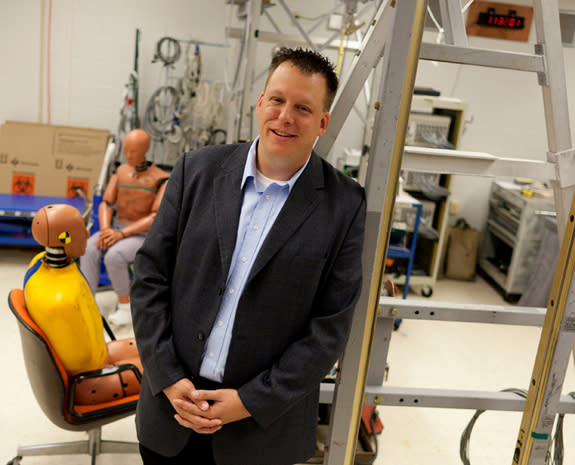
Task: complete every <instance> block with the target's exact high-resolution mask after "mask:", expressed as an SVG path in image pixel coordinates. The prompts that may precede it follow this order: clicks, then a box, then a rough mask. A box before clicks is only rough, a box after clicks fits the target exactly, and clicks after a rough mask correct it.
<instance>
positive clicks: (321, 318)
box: [131, 144, 365, 465]
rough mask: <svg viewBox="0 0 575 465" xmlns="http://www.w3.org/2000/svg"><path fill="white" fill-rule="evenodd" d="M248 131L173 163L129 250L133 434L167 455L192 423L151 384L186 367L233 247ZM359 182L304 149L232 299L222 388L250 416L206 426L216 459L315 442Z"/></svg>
mask: <svg viewBox="0 0 575 465" xmlns="http://www.w3.org/2000/svg"><path fill="white" fill-rule="evenodd" d="M248 149H249V144H240V145H220V146H213V147H206V148H203V149H201V150H198V151H195V152H191V153H187V154H184V155H183V156H182V157H180V159H179V160H178V162H177V163H176V165H175V167H174V170H173V172H172V174H171V177H170V181H169V182H168V185H167V189H166V193H165V196H164V199H163V201H162V204H161V207H160V209H159V211H158V214H157V216H156V219H155V221H154V223H153V225H152V227H151V229H150V230H149V232H148V235H147V237H146V241H145V243H144V245H143V246H142V248H141V249H140V251H139V253H138V255H137V257H136V262H135V269H136V277H135V281H134V283H133V287H132V293H131V297H132V300H131V303H132V313H133V319H134V331H135V335H136V339H137V344H138V349H139V351H140V356H141V359H142V363H143V365H144V379H143V384H142V390H141V393H140V401H139V403H138V412H137V416H136V425H137V430H138V438H139V440H140V442H141V443H142V444H143V445H145V446H146V447H148V448H150V449H152V450H155V451H156V452H158V453H160V454H162V455H166V456H171V455H175V454H177V453H178V452H180V450H181V449H182V448H183V447H184V445H185V444H186V443H187V441H188V440H189V439H190V435H192V434H195V433H193V431H192V430H189V429H186V428H183V427H181V426H179V425H178V424H177V423H176V421H175V420H174V418H173V415H174V413H175V412H174V410H173V409H172V407H171V405H170V403H169V401H168V400H167V398H166V397H165V395H164V394H163V393H162V390H163V389H164V388H165V387H167V386H169V385H171V384H173V383H174V382H176V381H177V380H179V379H181V378H182V377H188V378H190V379H191V380H192V381H193V380H194V378H196V377H197V376H198V372H199V367H200V364H201V361H202V356H203V354H204V346H205V343H206V340H207V337H208V336H209V334H210V330H211V328H212V325H213V323H214V320H215V318H216V316H217V313H218V309H219V307H220V302H221V299H222V291H223V289H224V288H225V284H226V279H227V275H228V270H229V267H230V262H231V259H232V253H233V251H234V246H235V240H236V231H237V227H238V221H239V216H240V209H241V205H242V191H241V189H240V183H241V178H242V174H243V169H244V165H245V161H246V157H247V152H248ZM364 222H365V195H364V191H363V189H362V188H361V186H359V185H358V184H357V183H356V182H354V181H353V180H351V179H350V178H348V177H346V176H344V175H343V174H341V173H340V172H339V171H337V170H335V169H334V168H333V167H332V166H331V165H330V164H329V163H327V162H326V161H324V160H322V159H321V158H320V157H318V156H317V155H316V154H312V157H311V159H310V162H309V163H308V166H307V167H306V169H305V170H304V172H303V173H302V175H301V176H300V178H299V179H298V181H297V182H296V184H295V185H294V187H293V190H292V192H291V193H290V196H289V197H288V199H287V201H286V203H285V205H284V207H283V209H282V210H281V212H280V214H279V216H278V218H277V220H276V222H275V223H274V225H273V227H272V229H271V231H270V232H269V235H268V237H267V238H266V240H265V242H264V244H263V246H262V248H261V250H260V253H259V255H258V257H257V259H256V262H255V263H254V266H253V269H252V270H251V273H250V276H249V278H248V281H247V283H246V286H245V289H244V292H243V294H242V296H241V299H240V301H239V304H238V308H237V313H236V319H235V323H234V326H233V335H232V341H231V347H230V352H229V356H228V359H227V363H226V369H225V375H224V380H223V385H224V387H229V388H235V389H238V392H239V395H240V398H241V399H242V401H243V403H244V405H245V407H246V408H247V409H248V411H249V412H250V413H251V415H252V417H251V418H248V419H245V420H242V421H238V422H235V423H230V424H227V425H225V426H224V427H223V428H222V429H221V430H220V431H218V432H217V433H215V434H214V435H213V445H214V452H215V458H216V462H217V463H218V465H269V464H272V463H273V464H275V465H281V464H292V463H295V462H301V461H304V460H306V459H307V458H309V457H310V456H311V455H313V453H314V451H315V447H316V438H315V431H316V425H317V405H318V395H319V384H320V382H321V381H322V379H323V378H324V376H325V375H326V373H327V372H328V371H329V370H330V369H331V367H332V366H333V364H334V363H335V361H336V360H337V358H338V357H339V355H340V354H341V352H342V351H343V349H344V346H345V342H346V340H347V337H348V335H349V329H350V325H351V318H352V313H353V308H354V305H355V303H356V301H357V298H358V296H359V293H360V288H361V251H362V242H363V230H364Z"/></svg>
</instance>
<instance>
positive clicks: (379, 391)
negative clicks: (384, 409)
mask: <svg viewBox="0 0 575 465" xmlns="http://www.w3.org/2000/svg"><path fill="white" fill-rule="evenodd" d="M333 393H334V384H330V383H322V385H321V392H320V402H321V403H324V404H330V403H331V402H332V400H333ZM365 403H366V404H376V405H391V406H396V407H398V406H401V407H427V408H455V409H471V410H498V411H508V412H521V411H523V409H524V408H525V399H524V398H522V397H520V396H519V395H517V394H514V393H512V392H501V391H472V390H458V389H432V388H409V387H396V386H369V385H368V386H367V387H366V389H365ZM558 412H559V413H575V400H574V399H573V398H572V397H571V396H568V395H564V396H561V399H560V401H559V407H558Z"/></svg>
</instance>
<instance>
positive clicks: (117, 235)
mask: <svg viewBox="0 0 575 465" xmlns="http://www.w3.org/2000/svg"><path fill="white" fill-rule="evenodd" d="M123 238H124V235H123V234H122V232H121V231H118V230H116V229H113V228H106V229H102V230H100V235H99V236H98V248H99V249H100V250H108V249H109V248H110V247H112V246H113V245H114V244H115V243H116V242H118V241H119V240H120V239H123Z"/></svg>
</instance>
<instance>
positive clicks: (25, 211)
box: [0, 194, 85, 246]
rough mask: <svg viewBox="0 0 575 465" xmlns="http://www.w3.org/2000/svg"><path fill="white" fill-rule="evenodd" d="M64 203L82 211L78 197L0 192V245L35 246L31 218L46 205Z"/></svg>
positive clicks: (80, 200) (82, 201) (82, 205)
mask: <svg viewBox="0 0 575 465" xmlns="http://www.w3.org/2000/svg"><path fill="white" fill-rule="evenodd" d="M56 203H65V204H68V205H72V206H73V207H76V208H77V209H78V210H79V211H80V213H83V212H84V203H85V202H84V199H82V198H80V197H52V196H44V195H28V194H0V245H22V246H34V245H35V246H37V245H38V243H37V242H36V241H35V240H34V237H33V236H32V231H31V227H32V218H34V215H35V214H36V212H37V211H38V210H40V209H41V208H42V207H45V206H46V205H53V204H56Z"/></svg>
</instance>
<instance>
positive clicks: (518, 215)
mask: <svg viewBox="0 0 575 465" xmlns="http://www.w3.org/2000/svg"><path fill="white" fill-rule="evenodd" d="M550 211H554V204H553V199H552V198H538V197H527V196H525V195H523V194H522V193H521V186H519V185H516V184H512V183H509V182H503V181H497V182H494V183H493V184H492V187H491V195H490V198H489V215H488V217H487V227H486V230H485V232H484V235H483V239H482V244H481V248H480V252H479V260H478V265H479V267H480V269H481V270H482V271H483V272H484V273H485V274H486V275H487V276H488V277H489V278H490V279H491V280H492V281H494V282H495V283H496V284H497V286H498V287H499V289H500V290H501V291H502V292H503V295H504V297H505V299H506V300H508V301H516V300H517V299H518V298H519V297H520V296H521V294H522V293H523V292H524V291H525V289H526V287H527V285H528V284H529V278H530V273H531V269H532V268H531V267H532V265H533V261H534V260H535V258H536V256H537V253H538V251H539V247H540V245H541V238H542V236H543V217H542V216H541V215H540V214H539V212H550Z"/></svg>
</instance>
